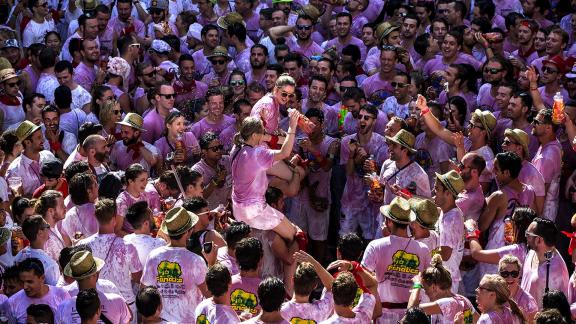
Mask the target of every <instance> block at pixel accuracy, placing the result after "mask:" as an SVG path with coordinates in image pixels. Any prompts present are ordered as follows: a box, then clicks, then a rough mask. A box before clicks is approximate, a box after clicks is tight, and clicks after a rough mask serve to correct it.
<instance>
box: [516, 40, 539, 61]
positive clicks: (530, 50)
mask: <svg viewBox="0 0 576 324" xmlns="http://www.w3.org/2000/svg"><path fill="white" fill-rule="evenodd" d="M534 52H536V48H534V44H532V46H530V49H528V52H527V53H523V52H522V48H521V47H519V48H518V56H520V57H521V58H523V59H524V60H526V59H527V58H528V56H530V55H532V53H534Z"/></svg>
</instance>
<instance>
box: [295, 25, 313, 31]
mask: <svg viewBox="0 0 576 324" xmlns="http://www.w3.org/2000/svg"><path fill="white" fill-rule="evenodd" d="M296 29H298V30H310V29H312V25H296Z"/></svg>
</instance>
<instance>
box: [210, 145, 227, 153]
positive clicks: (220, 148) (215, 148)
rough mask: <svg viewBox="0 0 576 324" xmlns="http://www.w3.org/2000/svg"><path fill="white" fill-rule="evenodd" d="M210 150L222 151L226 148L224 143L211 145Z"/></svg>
mask: <svg viewBox="0 0 576 324" xmlns="http://www.w3.org/2000/svg"><path fill="white" fill-rule="evenodd" d="M208 150H210V151H212V152H221V151H223V150H224V145H216V146H212V147H209V148H208Z"/></svg>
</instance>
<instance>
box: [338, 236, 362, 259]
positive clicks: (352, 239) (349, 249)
mask: <svg viewBox="0 0 576 324" xmlns="http://www.w3.org/2000/svg"><path fill="white" fill-rule="evenodd" d="M337 249H338V252H340V256H341V257H342V259H343V260H347V261H359V260H360V258H361V257H362V251H363V250H364V242H362V239H361V238H360V236H358V234H356V233H348V234H345V235H343V236H341V237H340V239H339V240H338V246H337Z"/></svg>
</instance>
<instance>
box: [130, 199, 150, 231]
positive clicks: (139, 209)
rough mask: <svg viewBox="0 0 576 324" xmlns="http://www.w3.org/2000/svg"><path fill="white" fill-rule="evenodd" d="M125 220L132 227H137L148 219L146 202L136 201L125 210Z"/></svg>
mask: <svg viewBox="0 0 576 324" xmlns="http://www.w3.org/2000/svg"><path fill="white" fill-rule="evenodd" d="M126 220H127V221H128V223H130V225H132V227H133V228H135V229H139V228H140V227H142V224H144V222H145V221H147V220H148V221H149V220H150V214H149V213H148V202H146V201H137V202H135V203H134V204H133V205H132V206H130V207H128V210H127V211H126Z"/></svg>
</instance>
